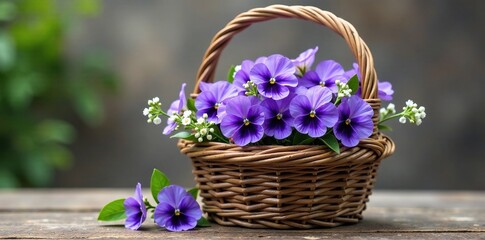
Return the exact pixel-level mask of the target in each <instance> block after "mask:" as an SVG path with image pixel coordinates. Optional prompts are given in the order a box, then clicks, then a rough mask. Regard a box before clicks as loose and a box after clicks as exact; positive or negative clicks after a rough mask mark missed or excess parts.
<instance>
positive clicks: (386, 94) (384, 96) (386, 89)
mask: <svg viewBox="0 0 485 240" xmlns="http://www.w3.org/2000/svg"><path fill="white" fill-rule="evenodd" d="M355 74H357V77H358V78H359V81H361V79H362V78H361V74H360V70H359V65H358V64H357V63H354V64H352V69H350V70H349V71H346V72H345V74H344V76H345V78H346V79H347V80H349V79H350V78H351V77H353V76H354V75H355ZM377 89H378V90H379V91H378V92H377V95H378V97H379V98H380V99H381V100H384V101H391V100H392V95H393V94H394V90H393V89H392V84H391V83H390V82H385V81H382V82H381V81H379V80H377ZM355 95H357V96H361V88H360V86H359V89H358V90H357V92H356V93H355Z"/></svg>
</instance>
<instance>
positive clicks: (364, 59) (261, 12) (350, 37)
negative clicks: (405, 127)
mask: <svg viewBox="0 0 485 240" xmlns="http://www.w3.org/2000/svg"><path fill="white" fill-rule="evenodd" d="M274 18H297V19H303V20H307V21H312V22H315V23H318V24H321V25H323V26H326V27H328V28H330V29H331V30H333V31H334V32H336V33H338V34H339V35H340V36H342V37H343V38H344V39H345V41H346V42H347V44H348V45H349V47H350V50H352V53H353V54H354V56H355V59H357V63H358V65H359V68H360V73H361V76H362V79H361V81H362V85H361V87H362V98H364V99H376V98H377V76H376V71H375V69H374V61H373V59H372V54H371V52H370V50H369V48H368V47H367V45H366V44H365V43H364V41H363V40H362V39H361V38H360V37H359V34H358V33H357V31H356V30H355V28H354V27H353V26H352V25H351V24H350V23H349V22H347V21H345V20H343V19H341V18H339V17H337V16H335V15H334V14H332V13H330V12H327V11H323V10H321V9H319V8H316V7H311V6H285V5H271V6H268V7H264V8H255V9H252V10H249V11H247V12H244V13H241V14H239V15H238V16H236V17H235V18H234V19H233V20H232V21H230V22H229V23H228V24H227V25H226V26H225V27H224V28H223V29H221V30H220V31H219V32H218V33H217V34H216V35H215V36H214V38H213V39H212V42H211V43H210V45H209V48H208V49H207V51H206V52H205V54H204V57H203V58H202V63H201V65H200V67H199V70H198V72H197V77H196V79H195V80H196V83H195V88H194V92H193V93H194V95H196V94H198V93H199V92H200V89H199V84H200V82H201V81H204V82H213V80H214V73H215V70H216V66H217V62H218V61H219V57H220V55H221V53H222V51H223V50H224V48H225V47H226V45H227V44H228V43H229V41H230V40H231V39H232V38H233V37H234V36H235V35H236V34H237V33H239V32H241V31H243V30H244V29H246V28H247V27H249V26H250V25H251V24H253V23H256V22H263V21H267V20H271V19H274Z"/></svg>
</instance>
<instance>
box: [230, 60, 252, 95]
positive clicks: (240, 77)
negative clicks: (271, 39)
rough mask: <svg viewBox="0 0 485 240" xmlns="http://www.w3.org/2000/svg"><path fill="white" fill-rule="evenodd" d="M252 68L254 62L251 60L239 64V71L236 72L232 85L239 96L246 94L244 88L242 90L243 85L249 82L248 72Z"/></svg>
mask: <svg viewBox="0 0 485 240" xmlns="http://www.w3.org/2000/svg"><path fill="white" fill-rule="evenodd" d="M253 66H254V62H253V61H251V60H244V61H243V62H242V63H241V69H240V70H239V71H237V72H236V74H235V75H234V82H233V85H234V86H235V87H236V88H237V90H238V92H239V93H240V94H244V93H245V92H246V88H244V84H246V83H247V82H249V81H250V79H249V72H251V69H252V68H253Z"/></svg>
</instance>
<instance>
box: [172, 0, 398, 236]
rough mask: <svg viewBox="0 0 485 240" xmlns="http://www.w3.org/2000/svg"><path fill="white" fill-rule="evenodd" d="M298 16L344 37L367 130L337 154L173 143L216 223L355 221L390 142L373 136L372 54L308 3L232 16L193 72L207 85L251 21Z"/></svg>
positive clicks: (284, 225) (348, 28)
mask: <svg viewBox="0 0 485 240" xmlns="http://www.w3.org/2000/svg"><path fill="white" fill-rule="evenodd" d="M274 18H298V19H303V20H308V21H312V22H315V23H318V24H321V25H323V26H326V27H328V28H330V29H332V30H333V31H334V32H336V33H338V34H339V35H341V36H342V37H343V39H345V41H346V42H347V44H348V45H349V47H350V49H351V50H352V53H353V54H354V56H355V58H356V59H357V61H358V64H359V66H360V69H361V76H363V79H362V97H363V98H364V99H365V100H366V101H367V102H368V103H369V104H370V105H371V106H372V108H373V109H374V117H373V120H374V132H373V134H372V136H371V137H370V138H368V139H364V140H362V141H361V142H360V143H359V145H358V146H356V147H353V148H346V147H343V146H342V147H341V153H340V154H338V155H337V154H336V153H334V152H333V151H332V150H330V149H328V148H327V147H325V146H305V145H300V146H257V147H255V146H247V147H240V146H236V145H233V144H224V143H216V142H210V143H194V142H191V141H186V140H180V141H179V143H178V147H179V148H180V150H181V152H182V153H184V154H186V155H187V156H189V157H190V158H191V159H192V162H193V173H194V175H195V180H196V181H197V184H198V187H199V189H200V195H201V197H202V198H203V210H204V211H205V212H206V213H207V214H208V216H209V217H210V218H211V219H212V220H214V221H216V222H217V223H219V224H221V225H226V226H243V227H248V228H276V229H290V228H303V229H305V228H315V227H335V226H339V225H342V224H346V223H357V222H358V221H359V220H360V219H362V212H363V211H364V209H365V207H366V202H367V201H368V197H369V195H370V194H371V191H372V188H373V186H374V182H375V177H376V172H377V168H378V167H379V163H380V161H381V160H382V159H383V158H385V157H387V156H389V155H390V154H392V152H393V151H394V143H393V142H392V141H391V140H390V139H389V138H387V137H386V136H384V135H382V134H381V133H379V132H378V129H377V121H378V110H379V108H380V100H379V99H378V98H377V78H376V72H375V70H374V63H373V60H372V55H371V53H370V51H369V49H368V47H367V46H366V44H365V43H364V42H363V41H362V39H361V38H360V37H359V35H358V33H357V31H356V30H355V29H354V27H353V26H352V25H351V24H350V23H348V22H346V21H345V20H343V19H341V18H338V17H336V16H335V15H333V14H332V13H330V12H326V11H322V10H320V9H318V8H315V7H308V6H282V5H273V6H269V7H265V8H257V9H252V10H250V11H248V12H245V13H242V14H240V15H238V16H237V17H236V18H235V19H234V20H232V21H231V22H229V23H228V24H227V25H226V26H225V27H224V28H223V29H222V30H221V31H219V32H218V33H217V34H216V35H215V37H214V38H213V40H212V42H211V44H210V46H209V48H208V50H207V51H206V53H205V55H204V58H203V61H202V64H201V66H200V68H199V71H198V74H197V78H196V86H195V90H194V93H193V95H192V96H193V97H195V96H197V93H199V87H198V86H199V83H200V81H207V82H211V81H213V77H214V71H215V68H216V65H217V61H218V59H219V56H220V54H221V52H222V50H223V49H224V47H225V46H226V45H227V44H228V43H229V41H230V40H231V38H232V37H233V36H234V35H235V34H237V33H238V32H240V31H242V30H244V29H245V28H247V27H249V26H250V25H251V24H253V23H256V22H262V21H266V20H270V19H274Z"/></svg>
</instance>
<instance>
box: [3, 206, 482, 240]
mask: <svg viewBox="0 0 485 240" xmlns="http://www.w3.org/2000/svg"><path fill="white" fill-rule="evenodd" d="M96 217H97V213H96V212H32V213H29V212H4V213H1V214H0V237H1V238H13V237H16V238H99V237H103V238H125V237H126V238H155V237H159V238H172V237H173V238H184V237H186V238H199V237H200V238H204V237H205V238H212V237H214V236H217V237H220V238H230V237H231V236H238V238H246V237H249V236H253V237H256V236H258V237H259V236H261V237H268V238H271V237H275V238H276V237H278V238H280V237H281V238H290V237H305V236H314V237H322V236H335V237H350V236H367V235H369V236H375V237H379V236H380V235H382V234H384V233H386V234H387V235H386V234H384V235H383V236H388V237H390V236H395V234H398V233H401V234H403V235H402V236H408V237H410V235H407V234H409V233H422V234H421V235H415V236H422V237H424V236H427V235H423V234H425V233H429V234H431V233H457V234H458V233H460V234H461V233H466V232H469V233H473V232H475V233H481V234H482V235H480V234H478V235H473V236H475V237H477V236H485V211H484V210H475V209H465V210H456V209H442V210H440V211H431V210H426V209H420V208H403V209H395V208H374V209H369V211H368V212H367V215H366V218H365V219H364V221H362V222H361V223H359V224H355V225H348V226H342V227H337V228H329V229H312V230H284V231H281V230H280V231H275V230H265V229H246V228H237V227H222V226H219V225H216V224H213V226H212V227H209V228H200V229H196V230H195V231H190V232H188V233H171V232H167V231H164V230H163V229H161V228H159V227H157V226H156V225H155V224H154V223H153V222H150V220H147V222H146V223H145V224H144V225H143V227H142V230H141V231H131V230H128V229H125V228H124V227H123V225H122V224H123V223H122V222H117V223H99V222H97V221H96ZM448 235H449V234H448ZM458 235H459V234H458ZM458 235H456V236H458ZM430 236H438V235H432V234H431V235H430ZM443 236H445V235H443ZM449 236H454V235H449ZM463 236H465V235H463ZM381 237H382V236H381ZM426 238H428V237H426ZM453 238H454V237H453Z"/></svg>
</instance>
